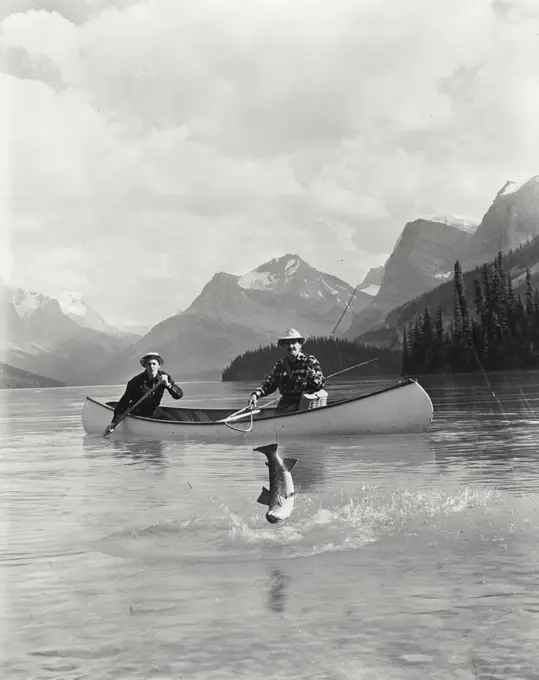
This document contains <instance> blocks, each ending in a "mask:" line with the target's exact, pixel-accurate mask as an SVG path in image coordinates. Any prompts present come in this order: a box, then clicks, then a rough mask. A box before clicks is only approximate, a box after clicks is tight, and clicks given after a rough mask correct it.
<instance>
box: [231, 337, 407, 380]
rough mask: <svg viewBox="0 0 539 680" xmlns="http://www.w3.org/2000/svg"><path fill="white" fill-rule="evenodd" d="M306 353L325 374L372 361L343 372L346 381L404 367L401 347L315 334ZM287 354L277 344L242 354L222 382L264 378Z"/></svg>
mask: <svg viewBox="0 0 539 680" xmlns="http://www.w3.org/2000/svg"><path fill="white" fill-rule="evenodd" d="M303 352H305V354H313V355H314V356H315V357H316V358H317V359H318V361H319V362H320V365H321V367H322V371H323V372H324V375H325V376H329V375H332V374H333V373H337V372H338V371H342V370H343V369H348V368H351V367H352V366H355V365H356V364H360V363H362V362H364V361H369V360H372V359H376V361H372V362H371V363H369V364H366V365H364V366H360V367H358V368H353V369H352V370H350V371H346V372H344V373H343V374H342V376H339V377H342V379H343V380H346V379H349V378H354V379H357V378H361V377H365V376H373V375H395V374H399V373H400V372H401V369H402V353H401V352H400V350H394V349H387V348H382V349H381V348H378V347H374V346H372V345H363V344H361V343H357V342H351V341H349V340H343V339H341V338H331V337H311V338H308V339H307V340H306V342H305V344H304V345H303ZM282 356H283V350H282V348H280V347H277V345H275V344H274V343H272V344H270V345H264V346H262V347H259V348H258V349H255V350H248V351H247V352H244V353H243V354H240V355H238V356H237V357H236V358H235V359H233V360H232V361H231V363H230V364H229V365H228V366H227V367H226V368H225V369H224V370H223V371H222V381H223V382H231V381H236V380H238V381H239V380H252V381H261V380H262V379H263V378H265V377H266V375H267V374H268V373H270V372H271V370H272V369H273V367H274V366H275V362H276V361H277V360H278V359H280V358H281V357H282Z"/></svg>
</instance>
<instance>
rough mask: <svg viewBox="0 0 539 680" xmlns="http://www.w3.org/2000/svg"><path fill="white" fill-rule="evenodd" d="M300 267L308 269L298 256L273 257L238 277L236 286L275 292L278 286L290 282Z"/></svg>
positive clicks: (288, 254)
mask: <svg viewBox="0 0 539 680" xmlns="http://www.w3.org/2000/svg"><path fill="white" fill-rule="evenodd" d="M302 265H303V266H305V267H309V265H308V264H307V263H306V262H304V261H303V260H302V259H301V257H299V256H298V255H293V254H290V253H287V254H286V255H283V256H282V257H274V258H273V259H272V260H269V262H264V264H261V265H260V266H258V267H257V268H256V269H253V270H252V271H250V272H247V274H244V275H243V276H240V277H239V279H238V285H239V286H240V287H241V288H244V289H255V290H275V288H277V286H279V284H283V283H288V281H291V280H292V279H293V278H294V275H295V274H296V272H297V271H298V269H299V268H300V267H301V266H302ZM309 268H310V267H309Z"/></svg>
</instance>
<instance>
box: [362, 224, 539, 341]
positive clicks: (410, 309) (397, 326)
mask: <svg viewBox="0 0 539 680" xmlns="http://www.w3.org/2000/svg"><path fill="white" fill-rule="evenodd" d="M492 259H494V258H492ZM491 262H492V260H491ZM487 264H490V262H488V263H487ZM504 264H505V269H506V272H507V274H508V275H509V276H510V277H511V282H512V284H513V289H514V291H515V295H516V296H518V295H520V296H521V298H522V299H523V300H524V296H525V292H526V269H527V268H529V269H530V273H531V281H532V285H533V286H534V287H535V288H539V236H537V237H535V238H534V239H533V240H532V241H530V242H528V243H526V244H525V245H523V246H520V248H517V249H516V250H514V251H510V252H509V253H508V254H507V255H506V256H505V263H504ZM482 269H483V266H482V265H479V266H477V267H475V268H474V269H471V270H469V271H467V272H464V274H463V282H464V287H465V291H466V297H467V300H468V309H469V310H470V311H471V312H473V310H474V308H475V306H474V303H473V299H474V285H473V282H474V279H477V280H478V281H480V282H482V280H483V273H482ZM454 304H455V293H454V285H453V277H451V280H450V281H447V282H445V283H442V284H441V285H440V286H438V287H437V288H435V289H433V290H431V291H428V292H427V293H424V294H423V295H420V296H418V297H417V298H415V299H414V300H410V301H408V302H406V303H404V304H403V305H400V306H399V307H396V308H395V309H393V310H391V311H390V312H389V313H388V314H387V316H386V317H385V320H384V323H383V324H381V325H379V326H377V327H376V328H373V329H371V330H369V331H367V332H366V333H363V334H362V335H361V336H360V337H359V338H357V339H356V341H358V340H360V341H362V342H365V343H369V344H373V345H377V346H379V347H389V348H395V347H398V346H399V344H400V341H401V334H402V328H403V326H405V325H406V324H409V323H410V322H411V321H413V320H414V318H415V317H416V316H417V315H418V314H422V313H423V312H424V311H425V308H426V307H428V308H429V310H430V312H431V315H432V316H434V314H435V313H436V310H437V309H438V307H441V308H442V310H443V315H444V323H447V322H449V321H451V320H452V318H453V313H454Z"/></svg>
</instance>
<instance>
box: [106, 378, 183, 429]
mask: <svg viewBox="0 0 539 680" xmlns="http://www.w3.org/2000/svg"><path fill="white" fill-rule="evenodd" d="M161 374H162V371H159V372H158V374H157V377H156V378H154V379H152V378H149V377H148V374H147V373H146V371H144V372H143V373H139V375H136V376H135V377H134V378H131V380H130V381H129V382H128V383H127V387H126V388H125V392H124V393H123V395H122V398H121V399H120V401H119V402H118V404H117V405H116V408H115V409H114V417H113V419H112V422H115V421H116V420H118V418H119V417H120V416H121V415H122V414H123V413H125V412H126V411H127V410H128V409H129V408H130V407H131V406H133V405H134V404H136V403H137V401H138V400H139V399H140V398H141V397H143V396H144V395H145V394H146V393H147V392H149V391H150V390H151V389H152V387H153V386H154V385H156V384H157V383H158V382H159V380H160V378H161ZM167 375H168V374H167ZM168 379H169V382H170V384H171V387H170V388H167V387H165V385H163V384H161V385H159V387H158V388H157V389H156V390H155V391H154V392H152V394H150V396H149V397H147V398H146V399H145V400H144V401H143V402H142V403H141V404H140V405H139V406H137V408H136V409H135V410H134V411H131V413H132V414H133V415H136V416H144V417H145V418H151V417H152V415H153V412H154V411H155V409H156V408H158V407H159V404H160V403H161V399H162V398H163V394H164V393H165V390H168V392H169V394H170V396H171V397H172V398H173V399H181V398H182V397H183V391H182V389H181V387H178V385H176V383H175V382H174V381H173V380H172V378H171V377H170V375H169V376H168Z"/></svg>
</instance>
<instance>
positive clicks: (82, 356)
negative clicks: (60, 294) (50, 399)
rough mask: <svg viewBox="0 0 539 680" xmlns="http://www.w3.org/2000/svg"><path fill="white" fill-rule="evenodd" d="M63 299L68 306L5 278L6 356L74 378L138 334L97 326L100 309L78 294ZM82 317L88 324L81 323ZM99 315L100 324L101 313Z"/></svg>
mask: <svg viewBox="0 0 539 680" xmlns="http://www.w3.org/2000/svg"><path fill="white" fill-rule="evenodd" d="M63 303H64V306H63V308H62V305H61V303H60V301H59V300H58V299H56V298H52V297H50V296H48V295H46V294H44V293H42V292H33V291H26V290H23V289H21V288H15V287H11V286H8V285H7V284H6V283H5V282H3V281H0V315H1V317H2V320H3V327H2V334H1V336H0V357H1V359H2V361H5V363H6V364H9V365H11V366H12V367H14V368H16V369H20V370H23V371H30V372H32V373H36V374H39V375H41V376H45V377H46V378H52V379H56V380H59V381H61V382H65V383H68V384H69V383H70V382H73V381H76V380H77V378H78V376H80V375H82V374H83V373H85V372H88V371H93V370H95V369H96V368H97V367H99V366H101V365H102V364H104V363H106V362H107V361H108V359H109V358H110V357H111V356H112V355H114V354H115V353H116V352H118V351H119V350H120V349H122V347H124V346H125V345H126V344H129V343H131V342H133V341H135V340H136V339H138V336H133V335H128V334H125V333H121V332H118V331H116V329H113V332H104V331H103V330H96V329H95V328H92V327H91V326H90V325H89V320H92V314H94V313H93V312H92V310H91V309H90V308H88V307H87V306H85V305H83V304H82V302H81V301H80V300H77V299H76V297H70V298H69V299H68V300H67V302H66V300H64V301H63ZM66 312H69V313H66ZM77 318H79V319H81V320H82V321H86V324H85V323H79V322H78V321H77V320H76V319H77ZM95 318H96V319H97V324H98V325H99V319H100V317H99V316H98V315H95ZM103 323H104V322H103Z"/></svg>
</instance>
